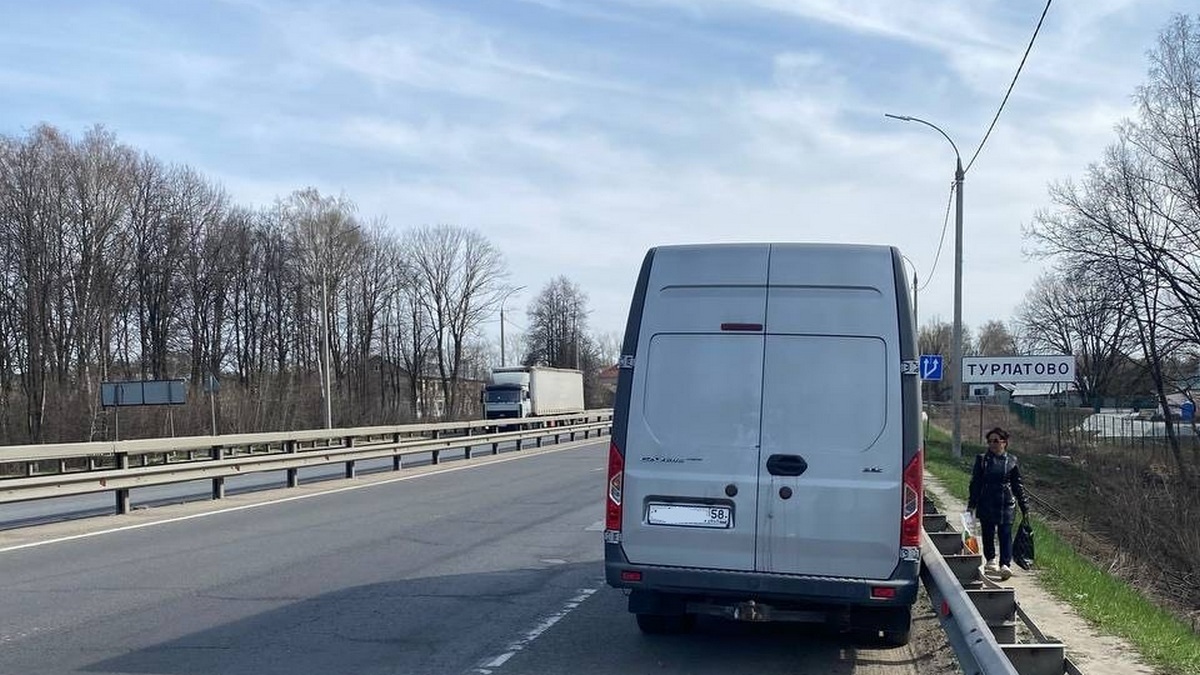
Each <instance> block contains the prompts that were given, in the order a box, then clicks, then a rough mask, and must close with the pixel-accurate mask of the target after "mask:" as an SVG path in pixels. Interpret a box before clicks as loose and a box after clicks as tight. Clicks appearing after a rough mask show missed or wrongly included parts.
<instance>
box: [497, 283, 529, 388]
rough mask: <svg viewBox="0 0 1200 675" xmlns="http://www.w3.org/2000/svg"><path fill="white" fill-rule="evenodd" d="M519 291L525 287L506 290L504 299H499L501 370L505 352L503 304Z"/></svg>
mask: <svg viewBox="0 0 1200 675" xmlns="http://www.w3.org/2000/svg"><path fill="white" fill-rule="evenodd" d="M521 290H525V287H524V286H517V287H516V288H511V289H509V290H508V291H507V292H506V293H505V294H504V297H502V298H500V367H501V368H503V367H504V359H505V352H504V303H505V302H506V301H507V300H508V296H510V295H512V294H513V293H516V292H517V291H521Z"/></svg>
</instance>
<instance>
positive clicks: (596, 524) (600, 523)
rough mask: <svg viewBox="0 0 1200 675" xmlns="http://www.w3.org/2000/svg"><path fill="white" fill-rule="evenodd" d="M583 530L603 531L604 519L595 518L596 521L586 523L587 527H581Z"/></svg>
mask: <svg viewBox="0 0 1200 675" xmlns="http://www.w3.org/2000/svg"><path fill="white" fill-rule="evenodd" d="M583 531H584V532H603V531H604V521H603V520H597V521H596V522H594V523H592V524H591V525H588V526H587V527H585V528H583Z"/></svg>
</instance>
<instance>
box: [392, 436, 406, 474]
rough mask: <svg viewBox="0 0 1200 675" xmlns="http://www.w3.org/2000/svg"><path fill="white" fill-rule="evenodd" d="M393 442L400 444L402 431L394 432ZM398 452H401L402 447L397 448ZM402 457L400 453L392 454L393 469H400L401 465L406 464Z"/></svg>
mask: <svg viewBox="0 0 1200 675" xmlns="http://www.w3.org/2000/svg"><path fill="white" fill-rule="evenodd" d="M392 443H395V444H396V445H400V432H396V433H394V434H392ZM396 452H397V453H399V452H400V449H399V448H396ZM401 457H402V455H400V454H395V455H392V471H399V470H400V467H401V466H402V465H403V464H404V462H403V461H401V459H400V458H401Z"/></svg>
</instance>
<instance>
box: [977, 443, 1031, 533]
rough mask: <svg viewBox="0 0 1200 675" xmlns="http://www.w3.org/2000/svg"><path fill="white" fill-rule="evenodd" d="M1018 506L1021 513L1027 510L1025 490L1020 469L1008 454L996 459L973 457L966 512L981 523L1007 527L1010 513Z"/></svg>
mask: <svg viewBox="0 0 1200 675" xmlns="http://www.w3.org/2000/svg"><path fill="white" fill-rule="evenodd" d="M1017 504H1020V505H1021V512H1022V513H1024V512H1025V511H1028V510H1029V507H1028V505H1027V504H1026V503H1025V486H1024V485H1022V484H1021V468H1020V466H1018V463H1017V458H1016V457H1014V456H1013V455H1012V453H1009V452H1006V453H1004V454H1003V455H996V454H995V453H992V452H981V453H979V454H978V455H976V456H975V467H974V468H973V469H972V470H971V496H970V498H969V499H968V501H967V508H968V509H974V510H975V517H976V518H978V519H979V520H980V521H981V522H985V523H1011V522H1013V515H1014V513H1013V510H1014V507H1016V506H1017Z"/></svg>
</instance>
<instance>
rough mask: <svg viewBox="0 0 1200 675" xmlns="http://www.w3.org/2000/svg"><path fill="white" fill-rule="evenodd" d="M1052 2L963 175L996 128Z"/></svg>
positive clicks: (1047, 0)
mask: <svg viewBox="0 0 1200 675" xmlns="http://www.w3.org/2000/svg"><path fill="white" fill-rule="evenodd" d="M1052 1H1053V0H1046V7H1045V9H1043V10H1042V17H1041V18H1040V19H1038V22H1037V28H1034V29H1033V36H1031V37H1030V38H1029V45H1028V46H1026V47H1025V55H1024V56H1022V57H1021V64H1020V65H1018V66H1017V72H1015V73H1013V78H1012V82H1009V83H1008V91H1006V92H1004V100H1003V101H1000V107H999V108H998V109H997V110H996V116H995V117H993V118H992V123H991V124H990V125H988V130H987V133H985V134H984V135H983V140H981V141H979V147H978V148H975V154H974V155H972V156H971V161H969V162H967V168H966V169H964V171H963V172H964V173H965V172H967V171H970V170H971V165H972V164H974V163H975V158H976V157H978V156H979V151H981V150H983V144H984V143H987V139H988V137H989V136H991V135H992V129H994V128H995V127H996V120H999V119H1000V113H1001V112H1003V111H1004V104H1005V103H1008V97H1009V95H1010V94H1012V90H1013V87H1015V86H1016V85H1017V78H1018V77H1020V76H1021V69H1022V68H1024V67H1025V59H1027V58H1029V52H1030V50H1032V49H1033V42H1034V40H1037V36H1038V31H1040V30H1042V22H1043V21H1045V20H1046V13H1047V12H1049V11H1050V3H1051V2H1052Z"/></svg>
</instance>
